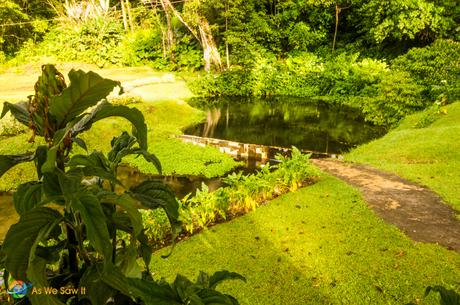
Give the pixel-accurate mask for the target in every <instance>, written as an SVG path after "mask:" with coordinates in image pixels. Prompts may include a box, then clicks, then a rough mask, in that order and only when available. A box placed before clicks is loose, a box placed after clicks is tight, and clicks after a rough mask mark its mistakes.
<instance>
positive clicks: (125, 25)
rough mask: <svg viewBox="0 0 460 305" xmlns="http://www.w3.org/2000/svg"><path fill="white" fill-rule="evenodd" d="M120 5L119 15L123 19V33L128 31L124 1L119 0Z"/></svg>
mask: <svg viewBox="0 0 460 305" xmlns="http://www.w3.org/2000/svg"><path fill="white" fill-rule="evenodd" d="M120 4H121V15H122V17H123V27H124V29H125V31H127V30H128V18H127V17H126V8H125V0H121V1H120Z"/></svg>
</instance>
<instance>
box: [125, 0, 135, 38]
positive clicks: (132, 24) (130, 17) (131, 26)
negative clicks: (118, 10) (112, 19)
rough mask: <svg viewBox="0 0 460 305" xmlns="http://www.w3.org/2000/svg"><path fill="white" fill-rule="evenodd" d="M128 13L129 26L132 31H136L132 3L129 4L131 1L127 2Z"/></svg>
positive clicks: (127, 0)
mask: <svg viewBox="0 0 460 305" xmlns="http://www.w3.org/2000/svg"><path fill="white" fill-rule="evenodd" d="M126 11H127V13H128V14H127V16H128V24H129V27H130V30H131V31H133V30H134V23H133V15H132V14H131V3H129V0H126Z"/></svg>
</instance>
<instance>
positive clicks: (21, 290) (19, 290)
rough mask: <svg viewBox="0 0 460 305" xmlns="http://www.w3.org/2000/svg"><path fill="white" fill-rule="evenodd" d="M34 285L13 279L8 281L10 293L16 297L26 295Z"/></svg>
mask: <svg viewBox="0 0 460 305" xmlns="http://www.w3.org/2000/svg"><path fill="white" fill-rule="evenodd" d="M31 287H32V284H31V283H26V282H23V281H18V280H15V279H11V280H10V281H9V283H8V291H7V292H8V294H9V295H11V296H12V297H13V298H14V299H21V298H23V297H25V296H26V294H27V291H28V290H29V289H30V288H31Z"/></svg>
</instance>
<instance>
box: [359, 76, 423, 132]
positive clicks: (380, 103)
mask: <svg viewBox="0 0 460 305" xmlns="http://www.w3.org/2000/svg"><path fill="white" fill-rule="evenodd" d="M422 91H423V87H421V86H420V85H418V84H417V83H415V82H414V81H413V80H412V79H411V77H410V75H409V74H408V73H406V72H398V71H391V72H388V73H386V74H385V76H384V77H383V79H382V81H381V82H379V83H377V84H373V85H370V86H367V87H365V88H364V89H363V90H362V92H361V96H360V97H357V98H355V99H353V100H352V102H351V103H352V105H356V104H357V103H360V108H361V109H362V112H363V113H364V115H365V118H366V119H367V120H368V121H371V122H373V123H375V124H378V125H392V124H396V123H397V122H399V120H400V119H402V118H403V117H405V116H406V115H408V114H410V113H413V112H416V111H418V110H422V109H424V108H425V107H427V106H428V105H429V104H428V103H427V101H424V100H423V99H422Z"/></svg>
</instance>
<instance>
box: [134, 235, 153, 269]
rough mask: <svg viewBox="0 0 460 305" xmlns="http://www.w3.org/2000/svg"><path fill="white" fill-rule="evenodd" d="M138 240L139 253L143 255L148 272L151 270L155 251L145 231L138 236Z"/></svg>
mask: <svg viewBox="0 0 460 305" xmlns="http://www.w3.org/2000/svg"><path fill="white" fill-rule="evenodd" d="M137 240H138V241H139V252H140V253H141V256H142V260H143V261H144V264H145V268H146V270H147V272H148V271H149V268H150V261H151V260H152V252H153V249H152V247H151V246H150V245H149V240H148V237H147V235H145V232H144V231H142V232H141V233H140V234H139V235H137Z"/></svg>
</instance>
